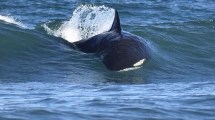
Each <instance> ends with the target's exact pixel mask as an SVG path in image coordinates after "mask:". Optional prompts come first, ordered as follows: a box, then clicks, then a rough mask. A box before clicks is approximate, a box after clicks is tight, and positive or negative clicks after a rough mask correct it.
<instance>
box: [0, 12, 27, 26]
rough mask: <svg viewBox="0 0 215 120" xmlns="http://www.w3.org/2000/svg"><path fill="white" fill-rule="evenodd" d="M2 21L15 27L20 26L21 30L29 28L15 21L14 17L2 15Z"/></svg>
mask: <svg viewBox="0 0 215 120" xmlns="http://www.w3.org/2000/svg"><path fill="white" fill-rule="evenodd" d="M0 20H1V21H4V22H6V23H10V24H15V25H18V26H19V27H21V28H25V29H26V28H27V26H25V25H24V24H23V23H21V22H19V21H17V20H16V19H14V18H13V17H11V16H3V15H0Z"/></svg>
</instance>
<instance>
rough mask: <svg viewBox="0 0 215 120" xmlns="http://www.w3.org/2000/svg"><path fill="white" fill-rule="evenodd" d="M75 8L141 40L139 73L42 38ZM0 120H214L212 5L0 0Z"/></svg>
mask: <svg viewBox="0 0 215 120" xmlns="http://www.w3.org/2000/svg"><path fill="white" fill-rule="evenodd" d="M82 4H93V5H95V6H100V5H105V6H108V7H111V8H115V9H117V10H118V12H119V15H120V19H121V24H122V28H123V30H125V31H128V32H130V33H133V34H136V35H139V36H141V37H143V38H144V39H146V40H147V42H148V43H149V48H150V52H151V59H150V60H149V61H147V62H146V63H145V64H144V65H143V67H142V68H140V69H138V70H134V71H128V72H112V71H109V70H107V69H106V68H105V66H104V65H103V64H102V62H101V60H100V59H99V58H97V57H95V56H94V55H92V54H84V53H81V52H79V51H76V50H74V49H72V48H71V47H70V46H67V45H66V44H64V42H62V39H61V38H57V37H54V36H52V35H48V33H47V32H46V31H45V30H44V28H43V27H42V26H43V25H44V24H49V26H52V27H56V26H59V25H60V24H62V21H66V20H69V19H70V18H71V17H72V12H73V11H74V9H75V8H76V7H78V6H79V5H82ZM0 16H8V17H11V18H13V19H15V20H16V21H17V22H19V23H20V24H21V23H22V24H24V25H25V27H20V26H18V25H17V24H10V22H9V23H8V22H5V21H4V20H0V120H82V119H83V120H97V119H98V120H125V119H128V120H144V119H145V120H214V119H215V1H214V0H189V1H188V0H109V1H105V0H104V1H102V0H91V1H90V0H1V1H0Z"/></svg>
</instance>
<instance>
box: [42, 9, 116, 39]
mask: <svg viewBox="0 0 215 120" xmlns="http://www.w3.org/2000/svg"><path fill="white" fill-rule="evenodd" d="M114 16H115V10H114V9H112V8H108V7H105V6H92V5H81V6H79V7H77V8H76V9H75V10H74V12H73V15H72V17H71V19H70V20H69V21H65V22H64V23H63V24H62V25H61V26H60V27H59V28H58V29H57V30H51V29H50V28H48V26H46V25H44V28H45V30H46V31H47V32H48V33H49V34H51V35H54V36H57V37H62V38H64V39H65V40H67V41H69V42H76V41H79V40H82V39H86V38H89V37H92V36H95V35H97V34H100V33H102V32H105V31H108V30H109V29H110V28H111V26H112V24H113V21H114Z"/></svg>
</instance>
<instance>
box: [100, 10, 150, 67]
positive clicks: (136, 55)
mask: <svg viewBox="0 0 215 120" xmlns="http://www.w3.org/2000/svg"><path fill="white" fill-rule="evenodd" d="M110 32H114V33H117V34H118V35H119V36H120V37H117V39H116V38H115V39H114V40H109V41H110V42H109V44H108V46H107V48H106V49H105V52H104V53H103V57H102V61H103V63H104V64H105V66H106V67H107V68H108V69H110V70H112V71H121V70H130V69H133V68H139V67H140V66H141V65H142V64H143V63H144V62H145V60H146V59H147V58H148V53H147V46H146V44H145V43H144V40H143V39H142V38H141V37H138V36H136V35H133V34H129V33H125V32H122V30H121V26H120V19H119V15H118V12H117V11H115V18H114V22H113V24H112V27H111V29H110Z"/></svg>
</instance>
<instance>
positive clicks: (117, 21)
mask: <svg viewBox="0 0 215 120" xmlns="http://www.w3.org/2000/svg"><path fill="white" fill-rule="evenodd" d="M109 31H116V32H117V33H121V25H120V19H119V14H118V12H117V10H115V16H114V20H113V24H112V27H111V29H110V30H109Z"/></svg>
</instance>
